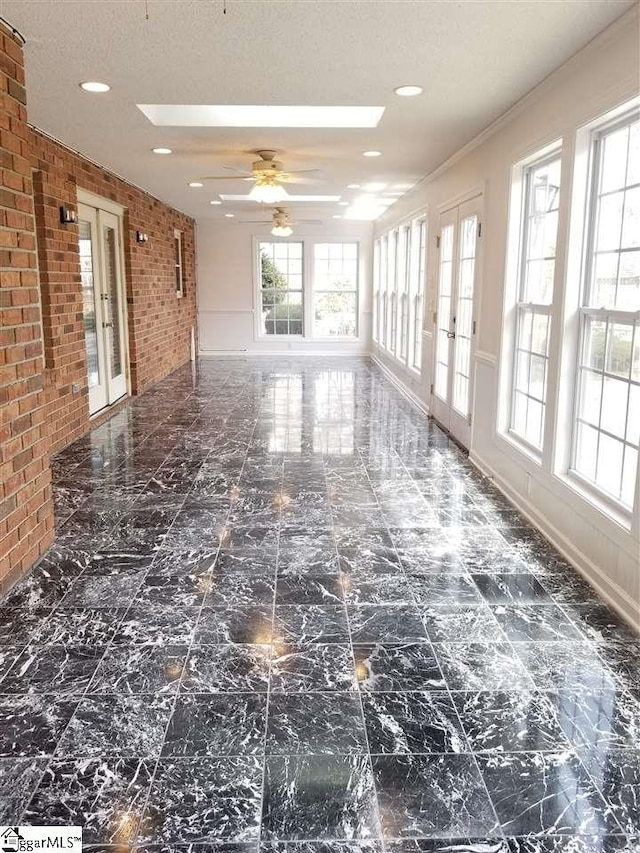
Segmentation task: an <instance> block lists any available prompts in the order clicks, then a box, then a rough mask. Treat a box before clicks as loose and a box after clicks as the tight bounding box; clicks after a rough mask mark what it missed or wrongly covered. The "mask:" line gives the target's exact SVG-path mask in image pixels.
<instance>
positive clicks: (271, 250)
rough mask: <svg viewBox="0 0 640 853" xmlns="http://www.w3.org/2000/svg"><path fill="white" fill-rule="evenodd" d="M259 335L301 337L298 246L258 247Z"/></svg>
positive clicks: (300, 269)
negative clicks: (260, 326) (260, 318)
mask: <svg viewBox="0 0 640 853" xmlns="http://www.w3.org/2000/svg"><path fill="white" fill-rule="evenodd" d="M259 252H260V298H261V311H262V333H263V334H266V335H302V334H303V305H302V284H303V282H302V243H300V242H295V243H293V242H291V243H290V242H281V243H280V242H279V243H260V246H259Z"/></svg>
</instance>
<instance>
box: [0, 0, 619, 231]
mask: <svg viewBox="0 0 640 853" xmlns="http://www.w3.org/2000/svg"><path fill="white" fill-rule="evenodd" d="M147 5H148V14H149V18H148V20H147V19H146V18H145V0H0V15H2V16H3V17H4V18H6V19H7V20H8V21H9V22H10V23H11V24H13V25H14V26H15V27H17V28H18V29H19V30H20V31H21V32H22V34H23V35H24V37H25V38H26V40H27V44H26V62H27V91H28V98H29V104H28V109H29V120H30V121H31V122H32V123H33V124H35V125H37V126H38V127H40V128H42V129H43V130H45V131H47V132H48V133H50V134H52V135H53V136H55V137H57V138H58V139H60V140H61V141H63V142H64V143H66V144H67V145H69V146H71V147H73V148H76V149H78V150H79V151H81V152H82V153H84V154H86V155H87V156H88V157H90V158H91V159H93V160H96V161H98V162H100V163H102V164H104V165H105V166H107V167H109V168H111V169H113V170H114V171H115V172H117V173H118V174H120V175H122V176H123V177H125V178H128V179H129V180H131V181H133V182H134V183H136V184H138V185H139V186H142V187H144V188H145V189H148V190H149V191H150V192H152V193H153V194H155V195H156V196H158V197H159V198H161V199H163V200H165V201H167V202H169V203H170V204H172V205H174V206H176V207H178V208H179V209H181V210H184V211H186V212H187V213H189V214H191V215H193V216H195V217H197V218H199V219H202V218H213V219H216V218H221V217H222V216H223V213H224V212H229V211H231V212H235V213H236V214H237V215H238V216H240V215H245V216H247V215H248V211H247V206H248V205H247V204H246V203H244V204H243V203H237V202H231V203H225V204H224V205H222V206H220V207H216V208H214V207H212V206H210V205H209V200H210V199H211V198H215V197H217V196H216V193H218V192H222V193H234V194H239V193H243V192H246V191H247V189H248V185H247V184H246V183H242V182H241V181H237V180H229V181H228V182H221V181H218V182H216V183H215V184H209V185H207V186H205V188H204V189H190V188H188V187H187V182H188V181H189V180H192V179H194V178H195V177H197V176H199V175H213V174H224V172H223V171H222V170H221V166H222V164H227V165H231V166H236V167H241V168H242V167H246V166H247V165H248V164H249V162H250V161H251V160H252V159H254V158H253V157H252V156H251V154H250V153H248V152H251V151H253V150H255V149H262V148H273V149H277V150H278V151H279V159H281V160H282V161H283V162H284V164H285V167H287V168H289V169H312V168H321V169H322V170H323V172H324V177H325V178H326V182H324V183H321V184H318V185H317V186H315V187H313V188H312V187H307V186H305V187H301V188H300V190H299V191H300V192H305V193H309V192H318V193H322V194H330V193H337V194H340V195H342V197H343V199H345V200H351V199H352V198H353V197H354V195H355V193H354V191H352V190H347V189H346V184H348V183H364V182H366V181H386V182H388V183H389V189H390V190H394V189H397V187H395V186H394V184H400V185H405V187H406V185H408V184H413V183H415V181H417V180H419V179H420V178H421V177H422V176H424V175H425V174H427V173H428V172H430V171H431V170H433V169H434V168H435V167H436V166H438V165H439V164H440V163H441V162H443V161H444V160H445V159H446V158H447V157H448V156H450V155H451V154H453V153H454V152H455V151H456V150H457V149H459V148H460V147H461V146H462V145H464V144H465V143H466V142H468V141H469V140H470V139H472V138H473V137H474V136H475V135H476V134H477V133H478V132H479V131H481V130H482V129H483V128H484V127H486V126H487V125H488V124H489V123H490V122H491V121H492V120H494V119H495V118H497V117H498V116H499V115H500V114H501V113H503V112H504V111H505V110H507V109H508V108H509V107H510V106H511V105H512V104H513V103H515V102H516V101H517V100H518V99H519V98H521V97H522V96H523V95H524V94H525V93H526V92H527V91H528V90H530V89H531V88H532V87H533V86H535V85H536V84H537V83H538V82H539V81H540V80H542V79H543V78H544V77H545V76H547V75H548V74H549V73H550V72H551V71H553V70H554V69H555V68H557V67H558V66H559V65H561V64H562V63H563V62H564V61H565V60H566V59H568V58H569V57H570V56H571V55H572V54H573V53H575V52H576V51H577V50H579V49H580V48H581V47H582V46H583V45H585V44H586V43H587V42H588V41H589V40H590V39H591V38H593V37H594V36H595V35H596V34H597V33H598V32H600V31H601V30H602V29H604V28H605V27H606V26H607V25H608V24H609V23H611V22H612V21H614V20H615V19H616V18H617V17H619V16H620V15H621V14H623V13H624V12H625V11H626V10H627V9H628V8H630V7H631V6H632V5H634V0H570V2H563V0H517V2H514V0H510V2H506V0H499V1H498V2H494V0H488V2H479V0H476V1H474V2H471V0H468V2H454V0H438V2H432V0H411V2H408V1H407V0H319V1H318V2H315V0H226V6H227V13H226V15H225V14H223V0H148V4H147ZM82 80H100V81H104V82H106V83H109V84H110V85H111V87H112V90H111V91H110V92H109V93H107V94H106V95H89V94H86V93H84V92H82V91H81V90H80V89H79V88H78V83H79V82H80V81H82ZM407 83H417V84H419V85H421V86H423V87H424V94H423V95H421V96H419V97H417V98H398V97H397V96H396V95H394V94H393V89H394V87H396V86H399V85H402V84H407ZM136 103H146V104H154V103H168V104H179V103H191V104H198V103H209V104H225V103H228V104H251V103H253V104H295V105H297V104H317V105H335V104H337V105H357V104H362V105H380V106H386V112H385V114H384V116H383V119H382V121H381V123H380V125H379V127H378V128H376V129H372V130H344V129H337V130H318V129H304V130H295V129H282V130H280V129H265V130H261V129H248V128H229V129H227V128H187V127H180V128H162V127H154V126H153V125H152V124H151V123H150V122H149V121H148V120H147V119H146V118H145V117H144V116H143V114H142V113H141V112H140V111H139V110H138V109H137V107H136ZM158 145H164V146H169V147H171V148H172V149H173V150H174V152H175V153H174V154H173V155H171V156H164V157H163V156H158V155H154V154H152V153H151V151H150V149H151V148H152V147H153V146H158ZM371 148H376V149H379V150H381V151H382V152H383V156H382V157H379V158H376V159H367V158H364V157H362V151H364V150H365V149H371ZM293 191H294V189H292V192H293ZM298 211H300V212H298ZM343 211H344V208H338V207H337V206H336V205H335V204H322V205H309V204H305V205H304V207H302V206H301V207H300V208H298V207H296V208H295V212H296V214H297V215H298V216H300V215H301V214H303V215H308V214H310V213H313V215H314V216H315V217H318V216H321V217H324V218H327V219H329V218H330V217H331V216H332V215H334V214H336V213H342V212H343ZM253 212H254V211H253V210H251V213H253Z"/></svg>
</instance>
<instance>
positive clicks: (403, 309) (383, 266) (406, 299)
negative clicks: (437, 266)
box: [373, 211, 427, 375]
mask: <svg viewBox="0 0 640 853" xmlns="http://www.w3.org/2000/svg"><path fill="white" fill-rule="evenodd" d="M374 246H376V247H379V248H378V250H377V254H376V250H375V248H374V259H376V258H377V260H375V263H374V279H373V282H374V283H373V287H374V290H373V296H374V325H375V327H374V334H373V340H374V342H375V343H376V344H377V345H378V346H379V347H380V348H381V349H383V350H385V351H386V352H387V354H388V355H389V356H390V357H391V358H392V359H393V361H395V362H397V363H398V364H400V365H401V366H402V367H404V368H405V369H407V370H409V371H411V373H412V374H417V375H420V374H421V373H422V323H423V306H424V299H425V289H426V252H427V214H426V211H421V212H416V213H415V214H413V215H412V216H411V218H410V219H408V220H405V221H404V222H402V223H401V224H400V225H396V226H394V227H393V228H390V229H389V230H388V231H386V232H385V233H384V234H381V235H380V236H379V237H377V238H376V240H375V244H374ZM376 319H377V323H375V320H376Z"/></svg>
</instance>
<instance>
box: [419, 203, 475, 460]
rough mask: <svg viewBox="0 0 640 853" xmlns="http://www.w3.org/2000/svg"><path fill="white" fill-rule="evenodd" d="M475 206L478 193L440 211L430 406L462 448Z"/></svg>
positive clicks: (469, 367) (469, 372)
mask: <svg viewBox="0 0 640 853" xmlns="http://www.w3.org/2000/svg"><path fill="white" fill-rule="evenodd" d="M481 211H482V196H477V197H476V198H473V199H471V200H470V201H467V202H464V204H461V205H459V206H457V207H454V208H451V209H450V210H447V211H445V212H444V213H443V214H442V215H441V217H440V256H439V259H438V262H439V270H438V301H437V308H436V322H435V370H434V382H433V390H432V398H431V411H432V413H433V416H434V417H435V419H436V420H437V421H439V422H440V423H441V424H442V425H443V426H444V427H446V429H448V430H449V432H450V433H451V434H452V435H453V437H454V438H456V439H457V440H458V441H459V442H460V444H462V445H463V446H464V447H466V448H468V447H469V443H470V440H471V418H472V412H471V408H472V391H473V352H474V348H475V347H474V343H475V332H476V320H475V315H476V310H475V305H476V292H477V279H478V272H479V264H478V263H477V262H476V261H477V255H478V245H479V244H478V240H479V236H480V215H481Z"/></svg>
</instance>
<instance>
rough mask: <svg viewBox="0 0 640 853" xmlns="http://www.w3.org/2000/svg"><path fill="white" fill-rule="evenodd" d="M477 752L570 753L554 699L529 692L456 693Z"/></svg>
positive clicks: (473, 748) (471, 740)
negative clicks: (566, 751) (561, 751)
mask: <svg viewBox="0 0 640 853" xmlns="http://www.w3.org/2000/svg"><path fill="white" fill-rule="evenodd" d="M452 695H453V701H454V702H455V706H456V708H457V710H458V714H459V716H460V720H461V722H462V725H463V728H464V731H465V732H466V734H467V738H468V740H469V744H470V746H471V749H472V750H473V751H474V752H534V751H558V750H562V749H568V748H569V744H568V741H567V739H566V737H565V736H564V734H563V731H562V727H561V726H560V724H559V722H558V719H557V716H556V710H555V705H554V702H553V700H552V698H551V697H549V696H547V695H546V694H544V693H536V692H528V691H512V692H504V691H503V692H494V691H478V692H476V693H453V694H452Z"/></svg>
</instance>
